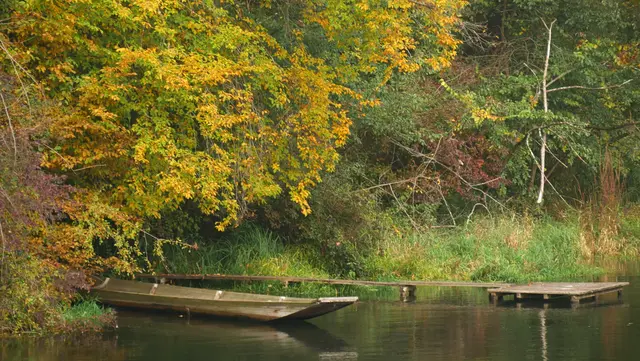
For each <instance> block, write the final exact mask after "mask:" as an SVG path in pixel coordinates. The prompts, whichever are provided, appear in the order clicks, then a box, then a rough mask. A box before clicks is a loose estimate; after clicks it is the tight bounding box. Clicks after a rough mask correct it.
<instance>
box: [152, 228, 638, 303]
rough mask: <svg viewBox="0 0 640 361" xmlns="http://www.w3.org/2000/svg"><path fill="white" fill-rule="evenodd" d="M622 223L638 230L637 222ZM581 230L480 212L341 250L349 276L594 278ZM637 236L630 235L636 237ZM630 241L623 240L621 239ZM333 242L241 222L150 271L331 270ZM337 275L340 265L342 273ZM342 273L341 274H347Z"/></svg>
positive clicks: (270, 287) (275, 285)
mask: <svg viewBox="0 0 640 361" xmlns="http://www.w3.org/2000/svg"><path fill="white" fill-rule="evenodd" d="M622 228H623V230H625V232H627V233H629V234H632V233H633V236H632V237H631V236H630V239H636V238H635V234H636V233H638V234H639V235H640V228H638V226H637V223H633V222H630V223H628V224H627V225H624V222H623V227H622ZM582 232H583V230H582V229H581V227H580V222H579V220H578V219H577V217H576V219H567V220H564V221H562V222H560V221H554V220H548V219H547V220H543V221H540V220H538V221H534V220H532V219H529V218H526V217H520V218H516V217H513V218H500V219H481V220H478V221H476V222H475V223H472V224H469V225H468V226H467V227H460V228H456V229H452V230H438V231H429V232H426V233H417V232H413V231H409V232H406V233H405V234H403V233H400V232H395V231H394V232H390V233H389V234H388V235H387V237H384V239H382V240H380V241H379V242H378V244H377V247H376V248H375V249H372V248H369V249H359V250H355V252H357V255H353V257H347V258H346V259H349V262H350V263H349V264H348V265H347V264H345V267H352V266H353V264H352V263H353V262H354V260H356V262H357V263H358V264H357V269H358V270H359V272H358V273H357V274H353V275H352V277H351V278H360V279H373V280H406V279H412V280H413V279H415V280H464V281H487V282H489V281H491V282H494V281H502V282H517V283H527V282H534V281H576V280H589V279H593V278H595V277H597V276H599V275H602V274H603V273H604V272H605V268H603V267H600V266H598V265H597V264H596V263H594V262H593V261H591V260H590V258H588V257H585V256H584V253H583V248H582V247H583V244H582V243H581V242H582V241H581V240H582V238H583V237H582ZM635 242H637V241H635ZM627 243H629V242H627ZM329 244H330V245H331V247H334V248H340V247H343V248H342V249H341V250H340V251H339V252H338V251H336V250H332V249H329V250H328V251H327V250H326V249H324V250H325V252H324V253H323V252H321V251H320V246H315V247H314V246H313V243H307V244H295V245H291V244H285V242H283V240H282V239H281V238H280V237H279V236H277V235H276V234H274V233H272V232H270V231H268V230H264V229H262V228H259V227H257V226H253V225H251V226H248V227H244V228H241V229H240V230H238V231H237V232H235V233H233V234H231V235H230V236H229V237H228V238H226V239H224V240H220V241H217V242H216V243H212V244H209V245H207V246H204V247H202V248H200V249H199V250H197V251H196V250H189V249H179V248H175V247H172V248H168V249H167V250H166V252H165V253H166V258H165V260H164V261H163V263H161V264H159V266H158V267H157V269H156V271H158V272H171V273H210V274H215V273H225V274H243V275H269V276H298V277H316V278H337V277H340V275H339V274H336V273H335V272H331V270H335V264H336V262H337V261H336V258H335V255H336V254H340V253H341V252H342V253H344V252H353V251H352V250H353V249H355V248H354V247H351V248H348V247H345V245H344V244H342V245H340V244H335V246H334V245H333V244H332V243H331V242H329ZM629 244H633V243H629ZM342 277H344V273H343V276H342ZM347 277H348V276H347ZM184 284H185V285H191V286H205V287H215V288H231V289H234V290H237V291H243V292H253V293H266V294H282V295H288V296H322V295H324V296H327V295H332V294H340V295H358V296H360V297H362V298H364V299H369V298H393V299H395V298H396V297H397V290H395V289H393V288H388V287H381V288H378V289H372V288H369V287H353V286H331V285H323V284H314V283H301V284H295V285H289V287H285V286H284V285H283V284H281V283H279V282H253V283H246V282H231V281H225V282H217V281H216V282H212V281H207V282H202V281H190V282H185V283H184Z"/></svg>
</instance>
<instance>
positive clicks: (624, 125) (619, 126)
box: [587, 122, 640, 132]
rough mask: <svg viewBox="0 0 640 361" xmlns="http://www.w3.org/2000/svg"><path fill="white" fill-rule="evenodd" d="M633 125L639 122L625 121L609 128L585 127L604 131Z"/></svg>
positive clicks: (639, 123)
mask: <svg viewBox="0 0 640 361" xmlns="http://www.w3.org/2000/svg"><path fill="white" fill-rule="evenodd" d="M634 125H640V122H631V123H625V124H620V125H615V126H613V127H609V128H603V127H594V126H587V129H593V130H601V131H605V132H606V131H611V130H618V129H622V128H626V127H631V126H634Z"/></svg>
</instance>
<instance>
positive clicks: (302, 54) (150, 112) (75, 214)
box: [3, 0, 464, 272]
mask: <svg viewBox="0 0 640 361" xmlns="http://www.w3.org/2000/svg"><path fill="white" fill-rule="evenodd" d="M429 4H430V3H426V2H416V1H408V0H394V1H378V0H362V1H355V2H353V1H344V0H331V1H318V0H313V1H311V0H309V1H302V0H300V1H294V2H290V1H270V2H251V1H249V2H235V1H230V2H220V3H218V2H212V1H203V2H197V3H193V2H182V1H177V0H146V1H133V2H124V1H118V0H100V1H93V2H86V1H82V0H65V1H61V2H55V3H52V2H49V1H40V0H31V1H26V2H21V3H16V4H15V5H14V6H15V11H14V12H13V14H12V21H11V23H12V26H11V27H9V28H6V27H5V30H3V31H4V32H6V33H7V34H8V38H9V39H10V40H11V41H12V42H13V44H14V46H15V47H16V49H17V50H16V54H15V57H16V59H17V61H18V62H19V63H20V64H22V65H23V66H24V67H25V68H27V69H29V70H30V71H31V73H32V74H33V76H34V77H35V78H36V79H37V80H38V81H40V82H42V83H43V84H44V86H45V87H46V89H47V95H48V96H50V97H51V98H53V99H55V100H56V101H58V102H59V105H60V106H61V107H62V108H63V109H64V112H63V113H64V115H61V116H60V117H59V118H57V119H55V120H54V122H53V123H52V124H51V126H50V128H49V132H50V138H51V142H52V146H51V147H50V149H48V150H47V151H45V152H44V160H43V165H44V166H45V167H46V168H48V169H50V170H51V171H54V172H58V173H60V174H64V175H66V176H67V177H68V181H69V182H70V183H71V184H73V185H74V186H75V187H76V188H77V189H79V192H78V193H77V194H76V196H75V199H76V201H77V203H76V204H75V205H70V206H69V207H67V208H66V209H65V211H66V212H67V214H68V215H69V217H70V220H71V222H70V223H68V224H67V223H65V224H61V225H60V229H59V230H58V233H57V235H56V234H50V235H49V237H51V238H52V239H53V240H52V241H51V242H50V243H51V244H58V243H59V242H63V241H64V240H68V241H67V242H72V243H77V244H89V245H90V244H91V243H92V242H94V241H96V240H103V241H108V242H110V243H115V245H116V248H117V249H118V250H119V257H118V260H120V261H123V262H122V264H123V266H122V267H121V269H123V270H126V271H129V272H130V271H131V270H132V269H134V268H135V267H133V266H132V265H133V264H134V262H133V260H134V259H135V258H136V257H137V256H139V255H140V247H139V245H138V243H137V242H138V240H137V238H138V236H139V234H140V233H141V232H143V231H145V224H147V222H148V220H151V219H154V218H159V217H161V215H162V214H163V212H167V211H174V210H178V209H180V207H182V206H183V205H184V204H185V202H194V203H195V204H197V206H198V208H199V210H200V211H201V212H203V213H204V214H207V215H212V216H213V217H215V219H216V227H217V229H219V230H223V229H225V228H226V227H228V226H230V225H234V224H237V223H238V222H240V221H241V220H242V219H243V217H245V216H246V215H247V214H250V210H251V205H253V204H260V203H262V202H264V201H265V200H266V199H269V198H273V197H278V196H280V195H281V194H283V193H284V192H287V193H288V194H289V197H290V198H291V200H292V201H293V202H295V203H296V204H297V205H298V206H299V208H300V209H301V211H302V213H303V214H308V213H309V212H310V211H311V209H310V207H309V205H308V198H309V191H310V189H311V188H312V187H313V186H315V185H316V184H317V183H319V182H320V181H321V179H322V173H323V172H324V171H331V170H333V169H334V168H335V165H336V163H337V161H338V158H339V155H338V152H337V149H338V148H339V147H341V146H343V145H344V144H345V142H346V140H347V137H348V135H349V132H350V129H349V128H350V125H351V121H352V120H351V119H352V117H351V112H361V111H362V110H363V109H365V108H366V107H368V106H370V105H372V104H375V97H374V96H373V95H372V94H365V93H363V92H361V91H360V89H358V88H357V87H356V86H354V84H357V83H358V82H360V81H361V80H363V79H375V82H377V84H378V85H382V84H384V83H385V82H387V81H388V79H389V78H390V77H391V76H392V74H393V73H395V72H412V71H415V70H416V69H418V68H419V67H420V66H422V65H424V66H428V67H430V68H432V69H442V68H444V67H446V66H448V65H449V62H450V60H451V59H452V58H453V56H455V49H456V46H457V44H458V42H457V41H456V40H455V39H454V37H453V36H452V33H451V32H452V29H453V28H454V27H455V24H456V21H457V11H458V10H459V9H460V8H461V7H462V6H463V5H464V2H463V1H460V0H448V1H444V2H437V3H433V4H432V5H429ZM281 9H285V10H287V11H286V12H284V13H281V12H279V10H281ZM280 20H282V21H283V22H284V24H285V26H284V29H282V27H281V28H280V29H275V28H274V27H273V25H274V21H280ZM263 24H264V25H263ZM78 229H80V230H78ZM124 265H129V266H128V267H125V266H124Z"/></svg>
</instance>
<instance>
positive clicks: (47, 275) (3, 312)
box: [0, 252, 60, 334]
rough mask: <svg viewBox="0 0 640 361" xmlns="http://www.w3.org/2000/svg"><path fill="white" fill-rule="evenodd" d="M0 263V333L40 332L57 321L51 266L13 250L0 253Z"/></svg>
mask: <svg viewBox="0 0 640 361" xmlns="http://www.w3.org/2000/svg"><path fill="white" fill-rule="evenodd" d="M0 266H2V276H1V277H0V333H13V334H25V333H39V332H42V331H49V330H51V329H53V328H54V327H55V326H56V325H58V324H59V323H60V313H59V312H58V307H59V304H58V300H59V299H60V294H59V291H58V290H57V289H56V288H55V287H54V286H53V282H54V281H55V279H56V278H57V276H58V275H57V274H56V270H55V269H54V268H53V267H51V266H50V265H47V264H46V263H45V262H43V261H42V260H40V259H38V258H35V257H31V256H29V255H27V254H24V253H21V254H18V253H15V252H6V253H5V252H3V253H2V263H1V264H0Z"/></svg>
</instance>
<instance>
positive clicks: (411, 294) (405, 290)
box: [400, 286, 416, 302]
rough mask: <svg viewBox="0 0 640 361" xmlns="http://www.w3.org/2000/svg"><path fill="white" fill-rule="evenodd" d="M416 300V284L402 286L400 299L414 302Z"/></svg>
mask: <svg viewBox="0 0 640 361" xmlns="http://www.w3.org/2000/svg"><path fill="white" fill-rule="evenodd" d="M415 300H416V286H400V301H402V302H413V301H415Z"/></svg>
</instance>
